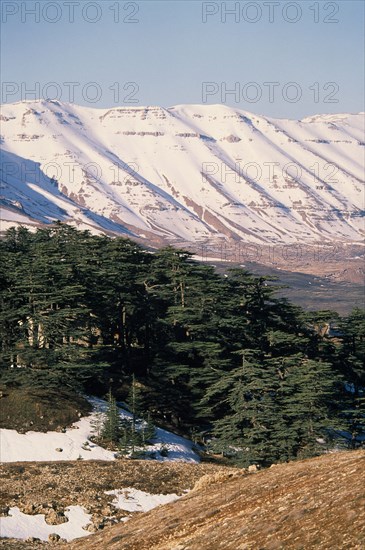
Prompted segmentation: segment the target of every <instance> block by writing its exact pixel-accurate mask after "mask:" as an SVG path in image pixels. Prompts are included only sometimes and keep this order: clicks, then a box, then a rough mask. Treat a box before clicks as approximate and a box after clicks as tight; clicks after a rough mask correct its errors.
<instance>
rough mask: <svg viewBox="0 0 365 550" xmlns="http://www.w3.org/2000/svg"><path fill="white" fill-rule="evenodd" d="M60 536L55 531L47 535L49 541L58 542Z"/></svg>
mask: <svg viewBox="0 0 365 550" xmlns="http://www.w3.org/2000/svg"><path fill="white" fill-rule="evenodd" d="M60 538H61V537H60V535H57V533H51V534H50V535H48V540H49V542H58V541H59V540H60Z"/></svg>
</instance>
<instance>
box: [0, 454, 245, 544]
mask: <svg viewBox="0 0 365 550" xmlns="http://www.w3.org/2000/svg"><path fill="white" fill-rule="evenodd" d="M231 471H232V472H234V471H235V469H233V468H227V467H225V466H219V465H215V464H209V463H201V464H184V463H172V462H165V463H159V462H153V461H143V460H118V461H115V462H114V461H113V462H107V461H72V462H71V461H70V462H61V461H60V462H38V463H35V462H17V463H9V464H2V465H1V467H0V516H1V515H7V512H8V509H9V508H10V507H13V506H17V507H19V509H20V510H21V511H22V512H24V513H26V514H45V517H46V521H47V522H49V523H51V524H56V523H61V522H62V515H63V512H64V510H65V508H67V507H68V506H73V505H77V504H78V505H81V506H84V507H85V509H86V510H87V512H88V513H90V514H92V522H93V524H94V526H96V529H104V528H107V527H108V526H110V525H113V524H115V523H117V522H119V521H120V519H121V518H122V517H125V516H128V515H129V513H128V512H125V511H122V510H118V509H116V508H114V506H113V504H112V502H113V496H112V495H106V494H105V491H108V490H113V489H123V488H127V487H134V488H136V489H140V490H141V491H146V492H150V493H163V494H167V493H177V494H180V495H181V494H183V492H184V491H185V490H187V489H192V488H193V487H194V485H195V483H196V482H197V480H199V479H200V478H201V477H202V476H204V475H207V474H209V475H212V474H216V473H219V472H231ZM57 515H59V516H60V520H59V521H57V520H56V521H55V516H57ZM0 525H1V517H0ZM0 535H1V527H0ZM88 541H89V543H88V544H89V545H90V546H88V548H94V546H93V539H88ZM45 544H46V546H47V547H49V546H50V545H48V544H47V543H45ZM43 546H44V544H42V543H37V542H36V543H34V542H33V543H26V542H21V541H19V540H10V539H1V538H0V548H1V549H3V548H9V549H13V550H15V549H16V550H17V549H18V548H19V549H23V548H24V549H25V548H38V547H43ZM57 546H60V545H59V544H58V545H57ZM95 548H97V547H95ZM101 550H102V549H101Z"/></svg>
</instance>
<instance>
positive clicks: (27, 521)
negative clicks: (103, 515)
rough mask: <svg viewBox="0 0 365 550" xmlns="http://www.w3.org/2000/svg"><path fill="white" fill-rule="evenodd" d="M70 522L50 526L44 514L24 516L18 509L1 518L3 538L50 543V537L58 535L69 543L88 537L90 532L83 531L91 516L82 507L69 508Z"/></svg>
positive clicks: (67, 513) (11, 510) (67, 515)
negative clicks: (30, 539) (29, 539)
mask: <svg viewBox="0 0 365 550" xmlns="http://www.w3.org/2000/svg"><path fill="white" fill-rule="evenodd" d="M65 516H66V517H67V519H68V521H67V522H66V523H62V524H60V525H48V524H47V523H46V521H45V515H44V514H36V515H29V514H23V512H21V511H20V510H19V508H18V507H14V508H10V510H9V515H8V516H5V517H1V518H0V526H1V529H0V532H1V536H2V537H5V538H16V539H22V540H26V539H27V538H28V537H35V538H38V539H41V540H46V541H48V536H49V535H51V534H52V533H56V534H57V535H59V536H60V537H61V538H64V539H66V540H67V541H70V540H73V539H76V538H79V537H87V536H88V535H90V533H89V532H88V531H86V530H85V529H83V527H85V526H86V525H87V524H88V523H90V520H91V515H90V514H87V513H86V511H85V509H84V508H82V507H81V506H69V507H68V508H66V510H65Z"/></svg>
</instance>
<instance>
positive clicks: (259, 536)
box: [67, 451, 365, 550]
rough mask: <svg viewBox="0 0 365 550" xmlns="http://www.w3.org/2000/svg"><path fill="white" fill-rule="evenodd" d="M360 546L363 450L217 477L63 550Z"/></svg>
mask: <svg viewBox="0 0 365 550" xmlns="http://www.w3.org/2000/svg"><path fill="white" fill-rule="evenodd" d="M91 546H92V547H93V548H108V549H109V550H172V549H174V550H219V549H222V550H248V549H252V550H254V549H258V548H262V549H263V548H265V550H279V549H282V548H285V550H288V549H297V550H299V549H303V548H305V549H306V550H308V549H314V548H316V549H320V550H335V549H336V550H340V549H344V548H346V549H357V550H360V549H363V548H365V452H363V451H358V452H352V453H334V454H328V455H325V456H322V457H320V458H315V459H310V460H304V461H301V462H293V463H289V464H282V465H275V466H273V467H271V468H270V469H269V470H266V471H262V472H258V473H252V474H247V473H243V474H242V473H241V472H237V473H236V474H233V475H232V473H226V474H225V473H222V472H221V473H218V474H215V475H213V476H208V477H205V478H202V479H201V480H200V481H198V483H197V485H196V486H195V489H194V491H192V492H191V493H189V494H188V495H187V496H184V497H183V498H182V499H180V500H178V501H176V502H174V503H172V504H168V505H167V506H163V507H160V508H156V509H155V510H152V511H151V512H149V513H147V514H143V515H140V516H139V517H134V518H133V519H131V520H130V521H129V522H127V523H126V524H125V525H116V526H114V527H111V528H109V529H107V530H105V531H104V532H102V533H100V534H96V535H94V536H93V538H92V539H90V540H89V539H84V540H81V541H74V542H73V543H71V544H69V545H68V546H67V548H68V549H69V550H84V549H85V550H86V549H89V548H90V547H91Z"/></svg>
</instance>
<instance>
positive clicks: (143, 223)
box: [0, 101, 364, 245]
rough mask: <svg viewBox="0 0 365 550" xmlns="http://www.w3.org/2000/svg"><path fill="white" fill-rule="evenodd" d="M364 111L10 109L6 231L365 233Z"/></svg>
mask: <svg viewBox="0 0 365 550" xmlns="http://www.w3.org/2000/svg"><path fill="white" fill-rule="evenodd" d="M363 124H364V117H363V115H362V114H357V115H350V114H339V115H323V116H315V117H310V118H306V119H303V120H300V121H295V120H284V119H280V120H279V119H272V118H268V117H264V116H258V115H253V114H251V113H247V112H244V111H240V110H237V109H232V108H229V107H227V106H223V105H190V106H188V105H185V106H184V105H182V106H177V107H172V108H169V109H164V108H162V107H133V108H127V107H123V108H113V109H90V108H85V107H78V106H76V105H69V104H61V103H59V102H57V101H28V102H21V103H16V104H7V105H3V106H2V114H1V144H2V152H1V168H2V173H1V192H0V207H1V219H2V223H1V230H2V231H4V230H5V229H7V228H8V227H10V226H13V225H14V224H15V225H16V224H25V225H30V226H31V225H39V224H44V223H49V222H51V221H54V220H61V221H66V222H68V223H73V224H75V225H76V226H78V227H80V228H89V229H91V230H92V231H100V232H105V233H109V234H113V233H114V234H124V235H129V236H131V237H133V238H136V239H139V240H142V241H143V242H146V243H148V244H152V245H154V244H161V243H166V242H172V243H176V242H178V243H189V242H190V243H191V242H194V243H202V242H204V243H207V242H209V243H213V244H214V243H216V244H217V243H218V242H220V241H221V240H222V239H226V240H228V241H230V242H237V241H242V242H246V243H256V244H270V243H271V244H283V243H284V244H291V243H298V242H300V243H313V242H318V241H323V240H324V239H325V240H326V242H334V241H336V242H359V241H360V240H361V239H362V234H363V233H362V231H363V218H362V216H363V195H362V193H363V188H362V180H363V175H364V165H363V161H364V158H363V149H364V142H363Z"/></svg>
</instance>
